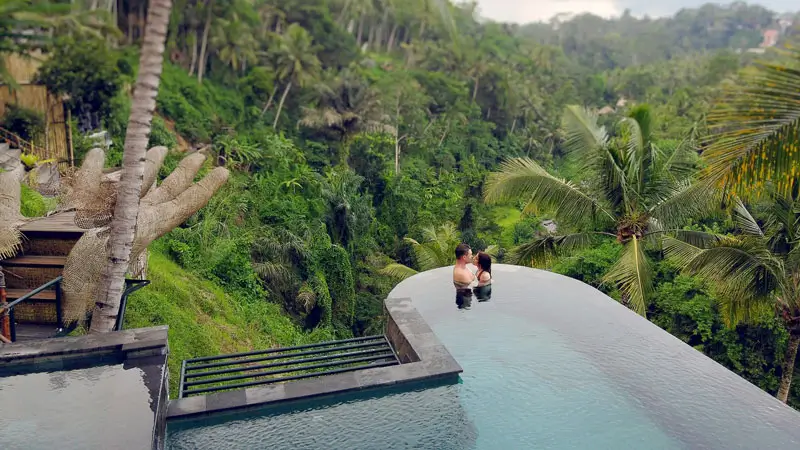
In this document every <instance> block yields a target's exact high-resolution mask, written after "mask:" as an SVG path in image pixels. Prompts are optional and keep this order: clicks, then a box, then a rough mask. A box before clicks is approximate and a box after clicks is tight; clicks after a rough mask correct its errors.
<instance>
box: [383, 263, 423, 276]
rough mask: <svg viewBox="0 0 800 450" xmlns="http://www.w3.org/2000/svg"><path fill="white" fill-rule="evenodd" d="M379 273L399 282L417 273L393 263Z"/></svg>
mask: <svg viewBox="0 0 800 450" xmlns="http://www.w3.org/2000/svg"><path fill="white" fill-rule="evenodd" d="M380 273H382V274H383V275H388V276H390V277H393V278H397V279H400V280H405V279H406V278H408V277H411V276H413V275H416V274H417V273H419V272H417V271H416V270H414V269H412V268H411V267H408V266H405V265H403V264H399V263H393V264H389V265H387V266H386V267H384V268H383V269H381V270H380Z"/></svg>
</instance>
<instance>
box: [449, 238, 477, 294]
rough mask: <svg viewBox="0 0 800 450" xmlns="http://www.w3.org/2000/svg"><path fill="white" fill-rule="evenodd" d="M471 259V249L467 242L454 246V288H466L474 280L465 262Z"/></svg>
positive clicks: (467, 262)
mask: <svg viewBox="0 0 800 450" xmlns="http://www.w3.org/2000/svg"><path fill="white" fill-rule="evenodd" d="M470 261H472V249H471V248H469V245H467V244H458V247H456V265H455V267H453V284H454V285H455V287H456V289H467V288H469V287H470V284H472V282H473V281H474V280H475V274H474V273H472V271H471V270H469V268H467V264H469V262H470Z"/></svg>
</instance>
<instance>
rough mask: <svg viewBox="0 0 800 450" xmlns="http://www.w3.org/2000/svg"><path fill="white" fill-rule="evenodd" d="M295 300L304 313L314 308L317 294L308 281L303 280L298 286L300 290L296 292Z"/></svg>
mask: <svg viewBox="0 0 800 450" xmlns="http://www.w3.org/2000/svg"><path fill="white" fill-rule="evenodd" d="M295 301H296V302H297V304H298V305H299V306H300V307H301V308H302V309H303V310H304V311H305V312H306V313H309V312H311V310H312V309H314V306H316V304H317V294H316V293H314V288H312V287H311V284H310V283H309V282H308V281H305V282H303V284H302V285H301V286H300V290H299V291H298V292H297V297H295Z"/></svg>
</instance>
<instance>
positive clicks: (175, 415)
mask: <svg viewBox="0 0 800 450" xmlns="http://www.w3.org/2000/svg"><path fill="white" fill-rule="evenodd" d="M384 307H385V309H386V312H387V324H386V337H387V338H388V339H389V342H390V343H391V344H392V347H393V348H394V350H395V352H396V353H397V355H398V357H399V358H400V361H401V362H402V364H400V365H396V366H389V367H377V368H372V369H362V370H356V371H353V372H346V373H340V374H335V375H327V376H323V377H319V378H308V379H303V380H296V381H291V382H287V383H283V384H276V385H269V386H265V387H253V388H246V389H239V390H234V391H226V392H219V393H215V394H210V395H198V396H193V397H185V398H179V399H175V400H171V401H170V402H169V407H168V410H167V418H168V419H180V418H190V417H196V416H202V415H207V414H211V413H218V412H223V411H229V410H234V409H242V408H256V407H261V406H265V405H269V404H276V403H283V402H288V401H293V400H300V399H306V398H312V397H321V396H330V395H336V394H342V393H346V392H353V391H361V390H365V389H375V388H380V387H386V386H392V385H397V384H404V383H415V382H416V383H418V382H424V381H433V380H443V379H452V380H454V381H455V380H456V379H457V377H458V374H460V373H461V372H462V371H463V370H462V369H461V366H460V365H459V364H458V362H457V361H456V360H455V359H454V358H453V356H452V355H451V354H450V352H449V351H448V350H447V349H446V348H445V347H444V345H443V344H442V343H441V341H439V339H438V338H437V337H436V335H435V334H434V333H433V330H431V328H430V327H429V326H428V324H427V323H426V322H425V320H424V319H423V318H422V316H421V315H420V314H419V312H418V311H417V310H416V308H414V306H413V305H412V304H411V299H410V298H390V299H387V300H386V301H385V302H384Z"/></svg>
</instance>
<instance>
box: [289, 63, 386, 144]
mask: <svg viewBox="0 0 800 450" xmlns="http://www.w3.org/2000/svg"><path fill="white" fill-rule="evenodd" d="M317 91H318V95H319V97H318V98H319V100H318V102H317V103H318V104H317V107H316V108H306V107H303V118H302V119H301V120H300V125H303V126H306V127H309V128H317V129H324V130H330V131H333V132H334V133H336V134H338V135H339V140H340V142H342V144H343V145H344V146H345V147H347V145H348V144H349V143H350V140H351V139H352V138H353V137H355V136H356V135H357V134H359V133H362V132H367V133H371V132H386V133H390V134H392V133H394V130H395V129H394V127H392V126H391V125H389V124H388V122H389V117H388V116H387V115H386V114H384V112H383V108H382V106H381V100H380V95H379V93H378V91H377V90H375V89H373V88H372V87H371V86H369V85H368V84H367V83H366V81H365V80H364V79H362V78H361V77H359V76H357V75H356V74H354V73H353V72H351V71H350V70H345V71H343V72H342V73H341V74H339V75H334V76H332V77H331V79H330V80H329V81H327V82H325V83H320V84H319V85H318V86H317Z"/></svg>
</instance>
